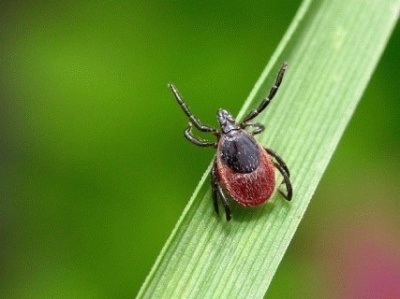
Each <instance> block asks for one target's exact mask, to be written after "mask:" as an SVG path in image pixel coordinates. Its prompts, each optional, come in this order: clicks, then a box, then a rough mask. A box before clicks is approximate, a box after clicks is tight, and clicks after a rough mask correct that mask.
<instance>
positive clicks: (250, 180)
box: [217, 146, 275, 206]
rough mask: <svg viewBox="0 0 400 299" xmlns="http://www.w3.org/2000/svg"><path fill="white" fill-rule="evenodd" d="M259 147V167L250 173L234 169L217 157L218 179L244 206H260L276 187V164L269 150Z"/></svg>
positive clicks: (233, 197)
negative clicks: (268, 152)
mask: <svg viewBox="0 0 400 299" xmlns="http://www.w3.org/2000/svg"><path fill="white" fill-rule="evenodd" d="M258 147H259V154H260V159H259V164H258V167H257V168H256V169H255V170H253V171H252V172H249V173H240V172H236V171H234V170H232V169H231V168H230V167H229V166H228V165H226V163H224V161H222V159H221V157H220V156H219V155H218V157H217V175H218V181H219V182H220V183H221V185H222V187H223V188H224V189H225V190H226V191H228V193H229V195H230V196H231V197H232V199H234V200H235V201H237V202H238V203H239V204H241V205H243V206H258V205H260V204H262V203H263V202H265V201H267V200H268V199H269V198H270V197H271V195H272V193H273V191H274V188H275V172H274V164H273V162H272V161H271V158H270V157H269V155H268V154H267V152H266V151H265V150H264V149H263V148H262V147H261V146H258Z"/></svg>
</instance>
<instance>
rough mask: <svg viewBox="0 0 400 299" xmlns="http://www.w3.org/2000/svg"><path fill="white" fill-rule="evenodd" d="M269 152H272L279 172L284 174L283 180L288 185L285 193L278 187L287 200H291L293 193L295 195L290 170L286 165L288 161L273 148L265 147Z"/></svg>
mask: <svg viewBox="0 0 400 299" xmlns="http://www.w3.org/2000/svg"><path fill="white" fill-rule="evenodd" d="M265 150H266V151H267V153H268V154H270V155H271V156H272V157H273V158H274V159H275V161H276V162H274V165H275V167H276V168H277V169H278V170H279V172H280V173H281V174H282V176H283V182H282V183H285V185H286V191H287V193H286V194H285V193H283V192H282V190H280V189H278V191H279V193H280V194H282V196H283V197H284V198H285V199H286V200H291V199H292V195H293V188H292V183H291V182H290V172H289V169H288V167H287V166H286V163H285V162H284V161H283V159H282V158H281V157H280V156H279V155H278V154H277V153H276V152H274V151H273V150H271V149H269V148H265Z"/></svg>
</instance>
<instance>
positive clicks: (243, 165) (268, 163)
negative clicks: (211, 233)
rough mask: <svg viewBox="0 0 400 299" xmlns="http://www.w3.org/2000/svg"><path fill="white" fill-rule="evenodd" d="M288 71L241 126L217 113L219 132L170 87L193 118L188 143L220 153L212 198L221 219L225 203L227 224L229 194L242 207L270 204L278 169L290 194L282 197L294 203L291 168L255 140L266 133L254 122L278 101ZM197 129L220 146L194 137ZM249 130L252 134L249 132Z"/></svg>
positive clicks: (280, 74) (186, 133) (282, 70)
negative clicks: (269, 200) (194, 131)
mask: <svg viewBox="0 0 400 299" xmlns="http://www.w3.org/2000/svg"><path fill="white" fill-rule="evenodd" d="M286 69H287V64H286V63H284V64H283V65H282V66H281V68H280V70H279V72H278V75H277V77H276V79H275V83H274V85H273V86H272V88H271V89H270V91H269V94H268V96H267V97H266V98H265V99H263V100H262V102H261V104H260V105H259V106H258V107H257V108H256V109H253V110H251V111H250V113H248V114H247V115H246V116H245V117H244V119H243V120H242V121H241V122H237V121H236V120H235V119H234V118H233V117H232V115H231V114H230V113H229V112H228V111H227V110H225V109H219V110H218V111H217V118H218V122H219V127H220V128H219V129H216V128H213V127H210V126H207V125H204V124H202V123H201V122H200V120H199V119H198V118H197V117H196V116H195V115H194V114H193V113H192V112H191V111H190V110H189V107H188V106H187V105H186V103H185V101H184V100H183V98H182V96H181V94H180V93H179V91H178V89H177V88H176V87H175V86H174V85H172V84H168V87H169V88H170V89H171V91H172V93H173V94H174V96H175V99H176V101H177V102H178V104H179V105H180V106H181V108H182V110H183V112H184V113H185V114H186V116H187V117H188V118H189V126H188V127H187V128H186V130H185V131H184V136H185V137H186V139H188V140H189V141H190V142H191V143H193V144H195V145H197V146H201V147H213V148H216V149H217V155H216V157H215V159H214V163H213V168H212V171H211V187H212V198H213V202H214V209H215V212H216V213H217V215H219V208H218V201H219V200H220V201H221V203H222V205H223V207H224V209H225V214H226V219H227V220H230V219H231V217H232V216H231V210H230V208H229V204H228V200H227V197H226V196H225V192H226V193H227V194H228V195H229V196H230V197H231V198H232V199H233V200H235V201H236V202H237V203H239V204H240V205H242V206H250V207H253V206H258V205H260V204H262V203H264V202H266V201H267V200H268V199H269V198H270V197H271V195H272V193H273V191H274V189H275V184H276V182H275V170H274V167H276V168H277V169H278V170H279V172H280V173H281V175H282V177H283V181H282V183H281V184H285V185H286V192H283V191H282V190H281V189H278V191H279V193H280V194H282V196H283V197H284V198H285V199H286V200H291V199H292V194H293V190H292V184H291V182H290V172H289V169H288V167H287V166H286V164H285V162H284V161H283V159H282V158H281V157H280V156H279V155H278V154H277V153H276V152H275V151H273V150H271V149H269V148H266V147H263V146H262V145H261V144H260V143H258V142H257V141H256V140H255V139H254V137H253V136H254V135H257V134H259V133H261V132H262V131H264V126H263V125H262V124H260V123H257V122H252V120H253V119H254V118H255V117H256V116H257V115H259V114H260V113H261V112H262V111H263V110H264V109H265V108H266V107H267V106H268V104H269V103H270V102H271V101H272V99H273V98H274V96H275V94H276V92H277V91H278V88H279V86H280V85H281V83H282V79H283V75H284V74H285V71H286ZM193 126H194V127H195V128H196V129H198V130H199V131H201V132H205V133H211V134H213V135H214V136H215V137H216V139H217V140H216V142H214V141H208V140H202V139H199V138H198V137H196V136H194V135H193V133H192V127H193ZM248 128H252V130H250V131H248V130H246V129H248Z"/></svg>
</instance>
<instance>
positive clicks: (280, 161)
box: [265, 147, 290, 177]
mask: <svg viewBox="0 0 400 299" xmlns="http://www.w3.org/2000/svg"><path fill="white" fill-rule="evenodd" d="M265 150H266V151H267V153H268V154H270V155H271V156H272V157H274V158H275V160H276V161H277V162H278V164H279V165H280V166H281V167H282V168H283V169H284V170H285V172H286V173H287V176H288V177H290V172H289V168H288V167H287V166H286V163H285V162H284V161H283V159H282V158H281V156H279V155H278V153H277V152H275V151H273V150H272V149H270V148H266V147H265Z"/></svg>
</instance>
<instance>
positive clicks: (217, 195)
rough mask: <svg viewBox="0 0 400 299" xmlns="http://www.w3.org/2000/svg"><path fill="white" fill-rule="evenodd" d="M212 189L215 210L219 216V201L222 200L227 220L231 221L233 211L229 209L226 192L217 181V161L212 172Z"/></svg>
mask: <svg viewBox="0 0 400 299" xmlns="http://www.w3.org/2000/svg"><path fill="white" fill-rule="evenodd" d="M211 188H212V198H213V202H214V209H215V212H216V213H217V215H218V216H219V208H218V199H220V200H221V202H222V205H223V206H224V209H225V215H226V220H227V221H229V220H231V218H232V215H231V209H230V208H229V204H228V201H227V199H226V197H225V194H224V192H223V191H222V188H221V186H220V184H219V183H218V180H217V161H216V160H215V161H214V166H213V168H212V170H211Z"/></svg>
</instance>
